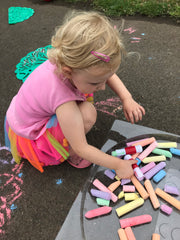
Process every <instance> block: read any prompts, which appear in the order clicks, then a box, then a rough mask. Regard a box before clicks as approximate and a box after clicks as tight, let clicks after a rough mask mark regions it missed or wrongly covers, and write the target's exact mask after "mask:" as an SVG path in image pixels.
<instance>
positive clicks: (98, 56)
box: [91, 51, 110, 62]
mask: <svg viewBox="0 0 180 240" xmlns="http://www.w3.org/2000/svg"><path fill="white" fill-rule="evenodd" d="M91 54H92V55H94V56H95V57H97V58H99V59H101V60H102V61H104V62H109V61H110V57H109V56H107V55H105V54H103V53H100V52H96V51H91Z"/></svg>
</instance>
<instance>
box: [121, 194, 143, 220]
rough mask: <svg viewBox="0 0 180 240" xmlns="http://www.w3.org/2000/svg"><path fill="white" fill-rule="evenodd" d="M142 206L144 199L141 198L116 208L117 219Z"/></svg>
mask: <svg viewBox="0 0 180 240" xmlns="http://www.w3.org/2000/svg"><path fill="white" fill-rule="evenodd" d="M143 204H144V199H143V198H138V199H136V200H134V201H131V202H129V203H127V204H125V205H123V206H121V207H119V208H117V209H116V213H117V215H118V216H119V217H121V216H122V215H124V214H126V213H128V212H130V211H132V210H134V209H136V208H137V207H139V206H141V205H143Z"/></svg>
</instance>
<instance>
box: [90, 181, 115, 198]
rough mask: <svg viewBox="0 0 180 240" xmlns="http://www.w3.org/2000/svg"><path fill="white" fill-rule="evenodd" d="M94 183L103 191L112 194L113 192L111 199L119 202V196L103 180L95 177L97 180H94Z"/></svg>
mask: <svg viewBox="0 0 180 240" xmlns="http://www.w3.org/2000/svg"><path fill="white" fill-rule="evenodd" d="M93 185H94V186H95V187H97V188H98V189H99V190H101V191H103V192H108V193H110V194H111V200H112V201H113V202H117V200H118V197H117V196H116V195H115V194H114V193H113V192H111V191H110V190H109V189H108V188H107V187H106V186H105V185H104V184H103V183H102V182H100V181H99V180H98V179H95V180H94V181H93Z"/></svg>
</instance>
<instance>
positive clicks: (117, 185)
mask: <svg viewBox="0 0 180 240" xmlns="http://www.w3.org/2000/svg"><path fill="white" fill-rule="evenodd" d="M120 184H121V182H120V181H116V182H113V183H111V184H110V185H109V186H108V189H109V190H110V191H111V192H114V191H115V190H116V189H117V188H118V187H119V185H120Z"/></svg>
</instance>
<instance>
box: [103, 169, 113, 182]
mask: <svg viewBox="0 0 180 240" xmlns="http://www.w3.org/2000/svg"><path fill="white" fill-rule="evenodd" d="M104 174H105V175H106V176H107V177H109V178H110V179H112V180H113V179H114V178H115V176H116V174H115V173H113V172H112V171H111V170H110V169H106V170H105V171H104Z"/></svg>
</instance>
